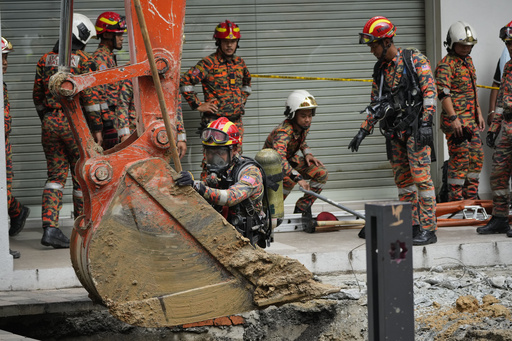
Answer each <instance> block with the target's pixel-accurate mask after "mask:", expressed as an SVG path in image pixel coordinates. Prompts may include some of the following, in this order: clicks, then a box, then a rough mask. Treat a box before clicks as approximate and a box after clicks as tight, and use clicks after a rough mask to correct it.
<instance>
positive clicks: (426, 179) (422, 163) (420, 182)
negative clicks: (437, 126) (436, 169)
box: [361, 48, 437, 231]
mask: <svg viewBox="0 0 512 341" xmlns="http://www.w3.org/2000/svg"><path fill="white" fill-rule="evenodd" d="M397 50H398V51H397V54H396V55H395V57H394V58H393V59H392V60H391V61H390V62H384V63H382V65H381V66H380V67H381V72H380V74H381V75H382V77H383V84H384V85H385V86H386V87H387V89H391V93H394V92H395V91H396V90H397V89H399V85H400V82H401V80H402V77H406V75H405V74H404V69H405V62H404V59H403V49H401V48H398V49H397ZM412 64H413V66H414V69H415V71H416V74H417V76H418V86H419V88H420V90H421V94H422V97H423V107H422V109H421V111H420V112H419V113H418V114H419V115H420V117H418V118H419V119H420V120H421V121H422V122H424V123H428V122H433V116H434V114H435V111H436V98H437V91H436V83H435V79H434V76H433V74H432V70H431V67H430V62H429V60H428V59H427V57H426V56H424V55H423V54H421V53H420V52H418V51H413V53H412ZM380 81H381V80H380V79H374V80H373V84H372V93H371V101H372V103H373V102H375V100H376V99H377V97H378V96H379V92H380V88H379V84H380ZM376 123H377V119H376V118H375V117H374V116H373V115H372V114H371V113H369V114H368V117H367V118H366V120H365V121H364V122H363V124H362V125H361V128H363V129H365V130H366V131H368V132H371V131H372V130H373V128H374V126H375V124H376ZM389 143H390V148H391V150H390V153H389V156H390V157H389V160H390V163H391V167H392V168H393V174H394V180H395V184H396V186H397V188H398V197H399V199H400V201H407V202H410V203H411V206H412V222H413V225H419V226H420V227H421V228H422V229H424V230H428V231H435V230H436V229H437V224H436V217H435V211H436V197H435V189H434V182H433V181H432V177H431V174H430V164H431V152H432V151H431V147H430V146H422V147H420V146H418V144H417V143H416V137H415V136H414V134H411V133H410V132H407V131H401V132H397V134H395V136H394V137H393V138H392V139H390V141H389Z"/></svg>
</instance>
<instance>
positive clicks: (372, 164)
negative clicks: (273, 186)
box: [182, 0, 425, 205]
mask: <svg viewBox="0 0 512 341" xmlns="http://www.w3.org/2000/svg"><path fill="white" fill-rule="evenodd" d="M374 15H383V16H387V17H388V18H389V19H391V20H392V22H393V23H394V24H395V25H397V27H398V32H397V33H398V35H397V37H396V40H395V41H396V43H397V46H404V47H410V46H414V47H416V48H418V49H420V50H422V51H424V49H425V29H424V27H425V19H424V2H423V1H349V0H344V1H343V0H341V1H314V2H312V1H306V0H298V1H297V0H277V1H276V0H273V1H262V0H258V1H235V2H233V1H215V2H211V3H207V2H205V1H200V0H196V1H194V0H191V1H188V2H187V14H186V25H185V40H186V42H185V45H184V47H183V60H182V71H186V70H188V69H189V68H190V67H192V66H194V65H195V63H197V61H199V60H200V59H201V58H202V57H204V56H206V55H208V54H210V53H212V52H214V51H215V44H214V41H213V39H212V35H213V31H214V28H215V26H216V25H217V24H218V23H219V22H221V21H224V20H226V19H228V20H231V21H233V22H235V23H236V24H238V25H239V26H240V29H241V32H242V39H241V41H240V46H241V47H240V48H239V50H238V51H237V54H238V55H239V56H241V57H242V58H244V60H245V62H246V64H247V66H248V67H249V70H250V71H251V73H252V74H261V75H267V74H271V75H287V76H304V77H329V78H359V79H360V78H366V79H370V78H371V75H372V71H373V65H374V63H375V61H376V60H375V57H374V56H373V55H372V54H371V53H370V51H369V49H368V47H366V46H362V45H359V44H358V33H359V32H361V30H362V27H363V26H364V24H365V23H366V21H367V20H368V19H369V18H370V17H372V16H374ZM370 84H371V83H365V82H340V81H318V80H315V81H311V80H289V79H273V78H272V79H269V78H253V83H252V87H253V93H252V95H251V96H250V97H249V100H248V102H247V106H246V114H245V116H244V119H243V120H244V125H245V135H244V147H243V149H244V154H245V155H248V156H251V157H253V156H254V155H255V154H256V153H257V152H258V151H259V150H260V149H261V147H262V145H263V141H264V140H265V138H266V137H267V135H268V134H269V133H270V131H271V130H272V129H273V128H274V127H275V126H276V125H277V124H279V122H281V121H282V120H283V119H284V116H283V111H284V103H285V100H286V98H287V96H288V94H289V93H290V92H291V91H292V90H295V89H306V90H308V91H310V92H311V93H312V94H313V95H314V96H315V97H316V99H317V102H318V104H319V108H318V109H317V115H316V116H315V118H314V119H313V124H312V128H311V131H310V133H309V135H308V144H309V146H310V147H311V148H312V150H313V153H314V155H315V156H316V157H318V158H319V159H320V160H321V161H322V162H323V163H324V164H325V165H326V166H327V169H328V171H329V180H328V182H327V186H326V188H325V192H324V193H325V194H326V196H328V197H329V198H331V199H332V200H337V201H346V200H372V199H378V198H388V199H389V198H396V188H395V185H394V181H393V175H392V170H391V167H390V165H389V162H388V161H387V159H386V155H385V146H384V138H383V137H382V136H381V135H380V134H379V133H378V132H375V134H374V135H372V136H369V137H367V138H366V139H365V141H363V144H362V146H361V148H360V149H359V152H358V153H352V152H350V151H349V150H348V149H347V146H348V144H349V142H350V140H351V139H352V137H353V136H354V135H355V134H356V133H357V131H358V129H359V125H360V124H361V122H362V121H363V119H364V118H365V117H364V116H363V115H360V114H359V112H360V110H362V109H363V108H364V107H365V106H366V105H367V104H368V101H369V96H370ZM196 91H197V92H201V88H200V86H196ZM183 108H184V117H185V126H186V128H187V130H188V134H187V135H188V142H189V154H188V156H187V157H186V160H184V162H183V167H184V168H185V169H190V170H193V172H194V174H196V175H199V173H200V167H199V165H200V162H201V159H202V155H201V145H200V140H199V138H198V135H197V134H195V133H194V132H195V130H196V127H197V126H198V124H199V113H198V112H197V111H190V108H189V106H188V104H186V103H185V102H184V104H183ZM300 195H302V193H301V192H299V191H294V192H292V194H291V199H288V200H287V202H286V204H289V205H292V204H293V203H294V199H293V197H298V196H300Z"/></svg>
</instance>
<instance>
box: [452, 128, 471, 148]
mask: <svg viewBox="0 0 512 341" xmlns="http://www.w3.org/2000/svg"><path fill="white" fill-rule="evenodd" d="M472 139H473V132H472V131H471V130H470V129H469V128H468V127H467V126H463V127H462V136H455V135H452V136H451V137H450V140H451V142H452V143H454V144H457V145H458V144H461V143H463V142H464V141H468V142H471V140H472Z"/></svg>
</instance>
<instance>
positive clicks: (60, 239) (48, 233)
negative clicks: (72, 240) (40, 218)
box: [41, 226, 69, 249]
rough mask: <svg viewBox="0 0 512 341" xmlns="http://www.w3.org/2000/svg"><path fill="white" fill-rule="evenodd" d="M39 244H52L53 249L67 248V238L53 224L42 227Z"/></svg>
mask: <svg viewBox="0 0 512 341" xmlns="http://www.w3.org/2000/svg"><path fill="white" fill-rule="evenodd" d="M41 244H43V245H44V246H53V247H54V248H55V249H67V248H69V238H68V237H66V236H65V235H64V233H62V231H61V230H60V229H58V228H56V227H53V226H46V227H44V232H43V238H41Z"/></svg>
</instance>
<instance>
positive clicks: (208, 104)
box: [197, 99, 219, 113]
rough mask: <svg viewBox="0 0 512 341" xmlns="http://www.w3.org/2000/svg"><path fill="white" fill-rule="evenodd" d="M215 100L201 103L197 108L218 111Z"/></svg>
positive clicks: (205, 110) (204, 110)
mask: <svg viewBox="0 0 512 341" xmlns="http://www.w3.org/2000/svg"><path fill="white" fill-rule="evenodd" d="M214 101H215V99H211V100H209V101H208V102H204V103H201V105H200V106H198V107H197V110H198V111H200V112H212V113H213V112H217V110H219V108H218V107H217V105H216V104H215V103H214Z"/></svg>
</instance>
